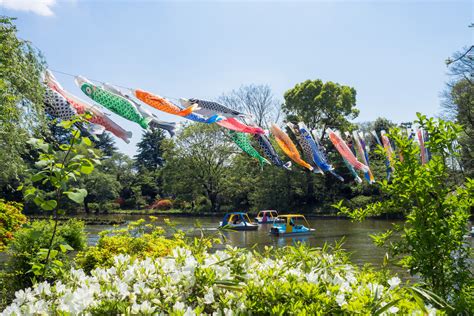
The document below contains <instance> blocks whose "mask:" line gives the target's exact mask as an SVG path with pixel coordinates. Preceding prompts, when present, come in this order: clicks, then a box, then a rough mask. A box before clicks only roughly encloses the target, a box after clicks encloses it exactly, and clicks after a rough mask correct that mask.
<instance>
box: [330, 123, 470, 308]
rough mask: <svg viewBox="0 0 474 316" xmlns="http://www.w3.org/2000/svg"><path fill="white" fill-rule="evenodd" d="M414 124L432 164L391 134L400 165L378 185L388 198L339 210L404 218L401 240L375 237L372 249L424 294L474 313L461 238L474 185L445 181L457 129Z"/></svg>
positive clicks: (465, 249) (403, 137) (356, 214)
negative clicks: (378, 248) (395, 263)
mask: <svg viewBox="0 0 474 316" xmlns="http://www.w3.org/2000/svg"><path fill="white" fill-rule="evenodd" d="M416 123H418V124H420V126H421V127H423V128H424V129H425V130H426V131H427V132H428V134H429V135H430V139H429V141H428V142H426V144H425V145H426V148H428V149H429V150H430V153H431V155H432V159H431V160H430V161H429V162H428V163H427V164H425V165H422V164H421V163H420V148H419V147H418V146H417V144H416V143H415V142H413V141H412V140H410V139H408V137H407V136H406V134H404V133H402V132H400V131H399V130H398V129H394V130H392V131H391V133H390V135H389V136H390V138H391V140H393V142H394V143H395V145H396V148H397V149H398V150H399V152H400V153H401V155H402V156H403V161H400V160H396V163H395V165H394V173H393V178H392V181H391V182H387V181H382V182H381V183H380V186H381V190H382V191H383V192H384V193H385V194H386V195H387V197H388V198H387V199H386V200H383V201H381V202H376V203H374V204H371V205H368V206H367V207H365V208H361V209H357V210H354V211H351V210H350V209H349V208H347V207H344V206H342V204H341V203H340V204H338V205H337V207H338V208H339V209H340V210H341V211H342V213H344V214H347V215H349V216H351V217H352V218H354V219H357V220H362V219H364V218H365V217H367V216H370V215H378V214H382V213H385V212H400V213H402V214H404V215H405V217H406V221H405V223H404V225H401V226H399V225H395V226H394V228H393V230H394V231H399V232H401V239H398V240H397V239H393V238H392V233H390V232H388V233H386V234H383V235H380V236H374V239H375V241H376V243H377V244H379V245H382V244H385V245H387V248H388V250H389V252H390V254H391V255H392V256H394V257H396V258H399V259H400V261H399V263H400V264H402V265H403V266H404V267H406V268H408V269H409V271H410V273H411V274H413V275H420V276H421V277H422V279H423V281H424V282H426V284H427V286H428V288H430V289H432V290H433V291H434V292H435V293H436V294H438V295H440V296H441V297H443V298H444V299H446V300H448V301H450V302H451V303H453V304H454V305H455V306H456V307H457V309H458V311H459V312H461V311H463V310H473V307H474V305H472V304H474V302H473V301H472V297H474V296H472V284H470V282H472V274H471V272H470V268H469V261H468V255H469V248H468V246H467V245H466V243H465V240H464V235H466V234H467V221H468V218H469V211H470V210H471V208H472V207H473V205H474V181H473V180H471V179H469V178H468V179H466V181H465V183H464V184H463V185H461V186H455V185H450V183H451V182H450V181H449V179H450V177H451V170H450V165H449V164H448V161H449V157H450V156H452V155H456V153H457V148H456V139H457V136H458V135H459V133H460V131H461V128H460V126H459V125H456V124H454V123H451V122H445V121H443V120H441V119H438V120H436V119H428V118H426V117H425V116H423V115H420V114H418V121H417V122H416ZM470 280H471V281H470ZM469 289H470V290H469ZM469 291H471V293H469ZM469 297H470V299H469Z"/></svg>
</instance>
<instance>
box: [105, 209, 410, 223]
mask: <svg viewBox="0 0 474 316" xmlns="http://www.w3.org/2000/svg"><path fill="white" fill-rule="evenodd" d="M225 213H226V212H189V211H185V210H179V209H172V210H113V211H109V212H108V213H107V214H120V215H142V216H145V215H146V216H165V215H169V216H173V217H222V216H224V214H225ZM284 213H288V212H284ZM284 213H282V214H284ZM296 213H300V212H296ZM301 214H303V215H304V216H305V217H306V218H311V219H349V217H347V216H345V215H337V214H334V213H330V212H327V213H324V212H321V213H316V214H315V213H304V212H303V213H301ZM249 215H251V218H252V216H253V215H257V214H256V213H253V212H249ZM368 218H371V219H383V220H386V219H403V215H402V214H384V215H380V216H372V217H368Z"/></svg>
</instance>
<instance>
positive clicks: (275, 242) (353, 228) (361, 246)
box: [86, 215, 407, 277]
mask: <svg viewBox="0 0 474 316" xmlns="http://www.w3.org/2000/svg"><path fill="white" fill-rule="evenodd" d="M109 216H110V218H113V217H116V218H117V217H119V216H120V217H122V218H123V219H124V220H126V221H127V222H129V221H133V220H138V219H141V218H143V219H146V220H148V216H146V215H109ZM158 218H159V221H161V220H162V219H163V218H164V217H163V216H158ZM167 218H170V219H171V221H172V223H174V224H175V225H176V228H178V229H182V230H185V231H190V230H191V231H192V230H193V228H194V227H195V225H196V222H199V223H200V225H201V226H202V228H203V230H204V231H205V232H213V231H214V232H215V231H217V226H218V225H219V221H220V220H222V219H221V218H217V217H173V216H167ZM308 222H309V224H310V226H311V228H315V229H316V231H315V232H314V234H312V235H309V236H299V237H275V236H272V235H270V234H269V230H270V226H271V225H270V224H263V225H259V228H258V230H256V231H235V232H223V234H224V235H225V237H226V239H227V244H230V245H232V246H236V247H247V248H250V247H257V248H263V247H264V246H274V247H284V246H287V245H293V244H296V243H298V242H305V243H308V244H309V245H311V246H314V247H322V246H323V245H324V244H325V243H329V244H334V243H335V242H336V241H340V240H341V239H342V238H345V242H344V245H343V248H344V249H346V250H347V251H348V252H350V253H351V260H352V262H353V263H355V264H357V265H360V266H362V265H364V264H366V263H370V264H373V265H374V266H380V264H381V263H382V261H383V257H384V254H385V250H384V249H382V248H378V247H376V246H375V245H374V244H373V243H372V240H371V238H370V235H371V234H375V233H380V232H383V231H385V230H386V229H389V228H390V227H391V225H392V223H394V222H400V221H397V220H390V221H389V220H374V219H371V220H366V221H364V222H362V223H353V222H351V221H349V220H345V219H308ZM122 226H126V224H124V225H122ZM119 227H120V226H119ZM111 228H113V227H112V226H107V225H88V226H87V228H86V230H87V232H88V233H89V236H88V238H89V239H88V240H89V244H91V245H92V244H95V243H96V242H97V239H98V233H99V232H100V231H102V230H104V229H111ZM392 269H393V270H395V271H396V272H398V273H399V274H402V275H403V276H405V277H406V276H407V274H406V272H405V271H403V270H401V269H400V268H397V267H393V268H392Z"/></svg>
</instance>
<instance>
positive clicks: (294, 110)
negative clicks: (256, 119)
mask: <svg viewBox="0 0 474 316" xmlns="http://www.w3.org/2000/svg"><path fill="white" fill-rule="evenodd" d="M284 97H285V103H284V104H283V112H285V113H286V114H287V115H288V119H289V120H293V119H295V120H298V121H303V122H305V123H306V125H307V126H308V127H309V128H311V129H316V128H320V129H322V133H321V140H322V139H323V138H324V135H325V132H326V128H328V127H331V128H336V129H341V130H348V129H349V128H348V127H350V125H351V124H350V122H349V120H350V119H354V118H356V117H357V116H358V115H359V110H358V109H356V108H355V106H356V91H355V89H354V88H352V87H349V86H343V85H340V84H338V83H334V82H331V81H328V82H326V83H323V81H322V80H319V79H318V80H306V81H304V82H302V83H298V84H297V85H296V86H295V87H294V88H292V89H290V90H288V91H286V92H285V95H284Z"/></svg>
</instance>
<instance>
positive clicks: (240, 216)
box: [219, 212, 258, 230]
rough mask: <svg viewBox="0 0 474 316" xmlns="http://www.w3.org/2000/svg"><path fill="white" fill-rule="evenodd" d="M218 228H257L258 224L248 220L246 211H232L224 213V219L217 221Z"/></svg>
mask: <svg viewBox="0 0 474 316" xmlns="http://www.w3.org/2000/svg"><path fill="white" fill-rule="evenodd" d="M219 228H228V229H231V230H257V229H258V224H255V223H252V222H251V221H250V218H249V216H248V215H247V213H243V212H232V213H227V214H225V215H224V219H223V220H222V222H220V223H219Z"/></svg>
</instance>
